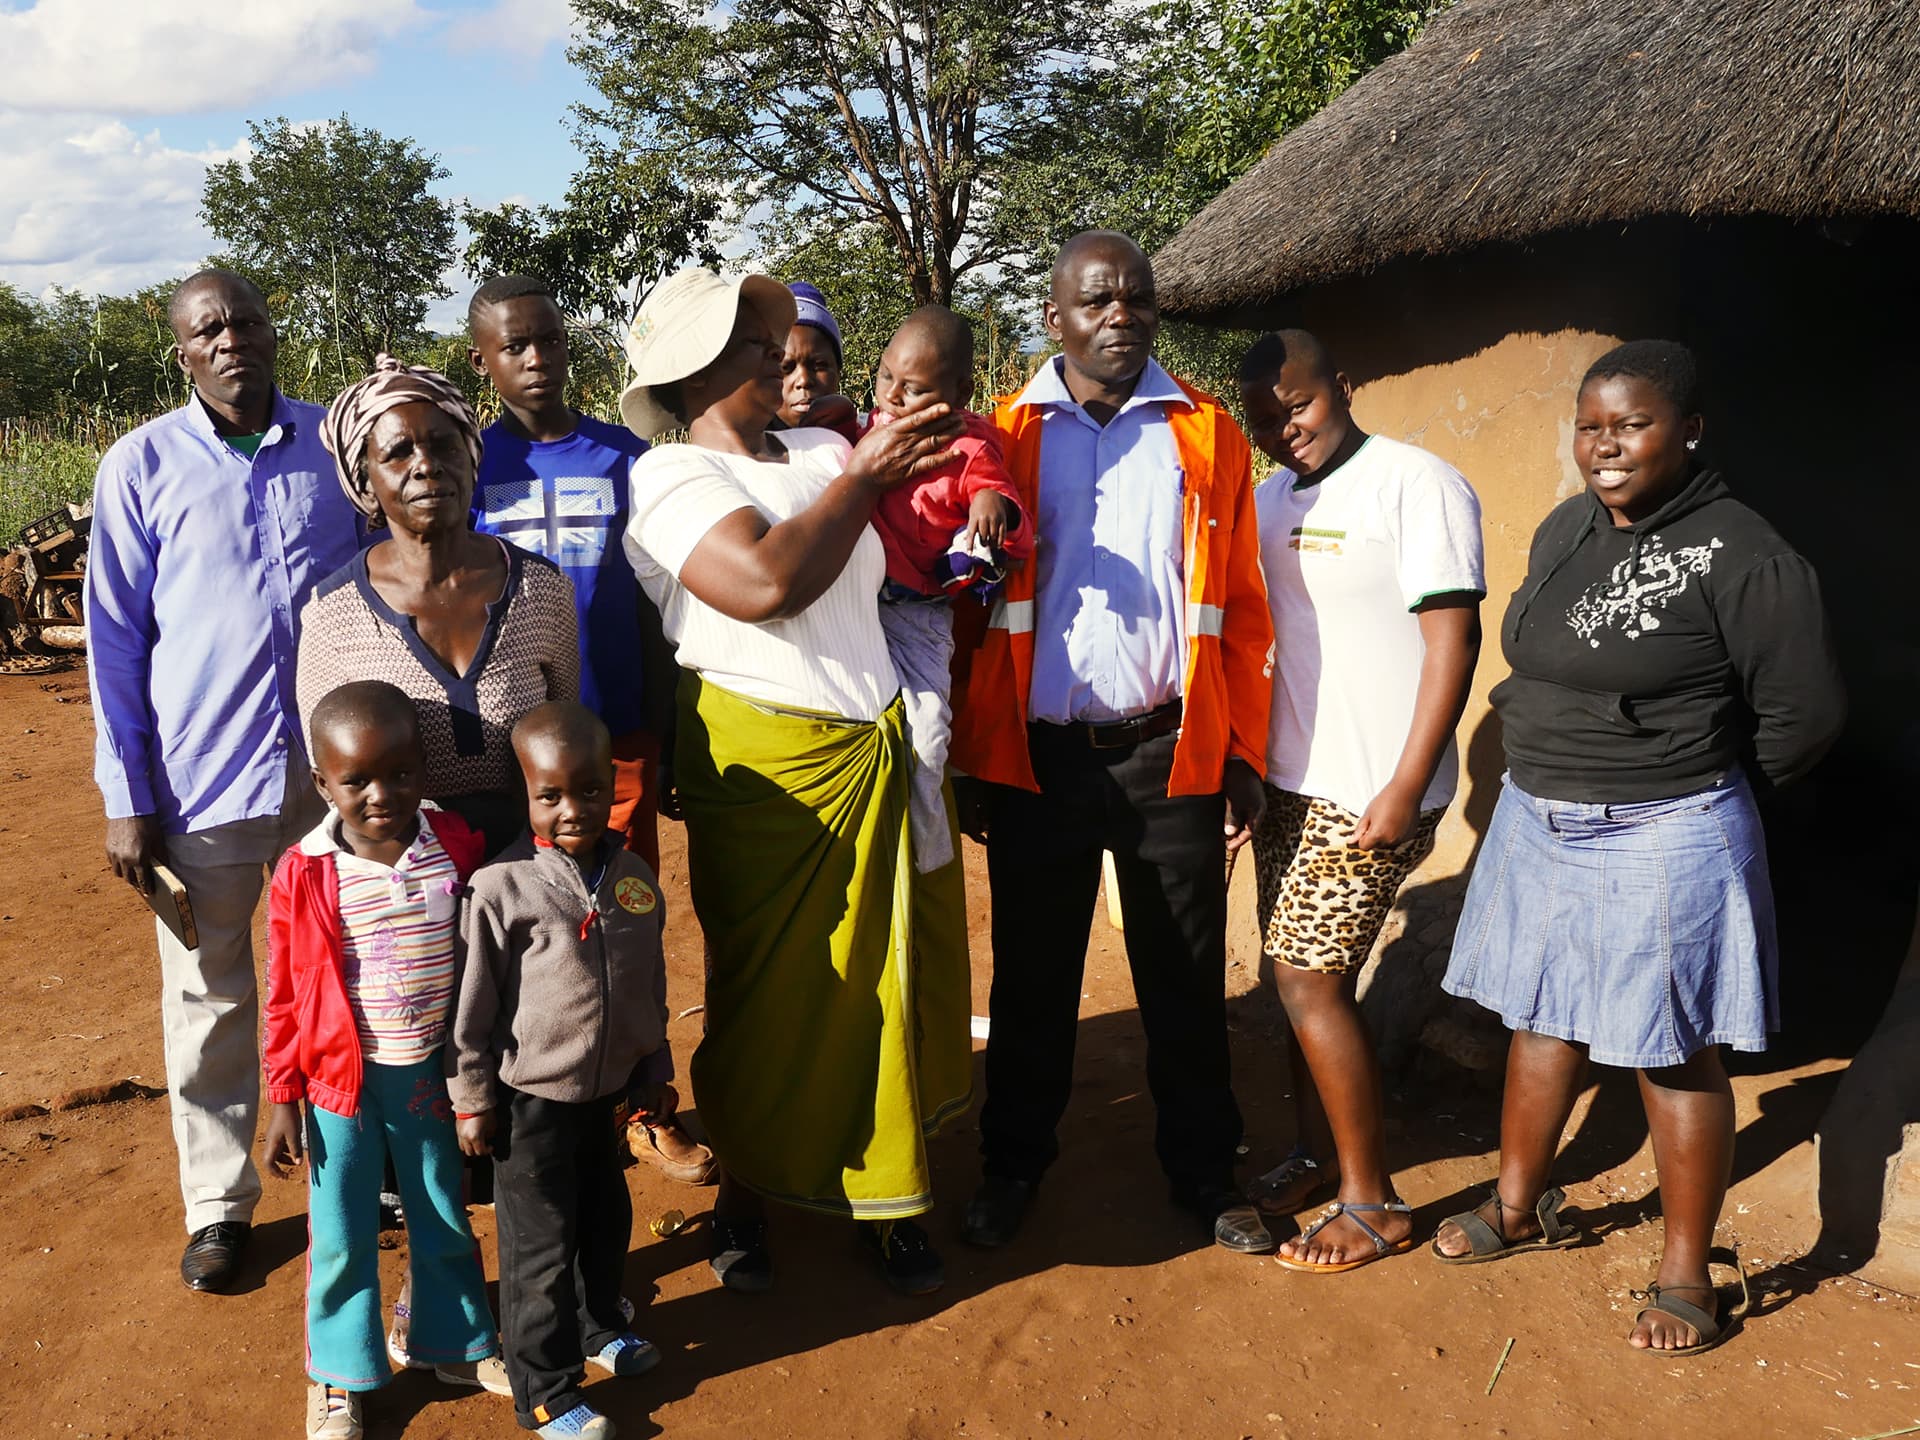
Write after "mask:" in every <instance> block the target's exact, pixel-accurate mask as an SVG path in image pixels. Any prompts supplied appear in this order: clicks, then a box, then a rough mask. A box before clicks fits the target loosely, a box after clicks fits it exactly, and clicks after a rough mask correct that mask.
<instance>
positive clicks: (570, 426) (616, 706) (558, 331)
mask: <svg viewBox="0 0 1920 1440" xmlns="http://www.w3.org/2000/svg"><path fill="white" fill-rule="evenodd" d="M467 328H468V331H469V333H470V335H471V336H472V342H471V348H470V349H469V350H468V351H467V358H468V360H469V361H470V362H471V364H472V365H473V368H474V369H475V370H476V371H478V372H479V373H480V374H482V375H485V376H486V377H487V378H488V379H489V380H491V381H492V382H493V388H494V389H495V390H496V391H498V392H499V395H500V400H501V406H502V409H501V415H500V418H499V419H498V420H496V421H495V422H494V423H493V424H491V425H489V426H488V427H487V429H486V432H485V434H484V435H483V436H482V453H481V458H480V474H479V478H478V481H477V483H476V484H475V485H474V492H473V528H474V529H475V530H477V531H479V532H480V533H481V534H483V535H499V536H501V537H503V538H504V539H507V540H511V541H512V542H513V543H514V544H515V545H518V546H520V547H521V548H523V549H526V550H531V551H533V552H534V553H535V554H537V555H544V556H545V557H546V558H547V559H549V560H551V561H552V562H553V563H554V564H556V565H558V566H559V567H560V568H561V570H563V571H564V572H565V573H566V575H567V578H568V579H570V580H571V581H573V593H574V600H575V603H576V604H577V605H578V606H579V612H580V700H581V703H582V704H584V705H586V706H587V707H588V708H589V709H591V710H592V711H593V712H594V713H595V714H597V715H598V716H599V717H600V718H601V720H603V721H604V722H605V723H606V727H607V729H608V730H609V731H610V732H611V733H612V735H613V790H614V803H613V813H612V816H611V818H610V820H609V824H608V828H609V829H610V830H613V831H615V832H617V833H620V834H622V835H624V836H625V839H626V847H627V848H628V849H629V850H632V851H634V852H635V853H636V854H638V855H639V856H640V857H641V858H642V859H644V860H645V861H646V862H647V865H648V867H649V868H651V869H652V870H653V871H654V872H655V873H656V874H657V873H659V869H660V839H659V829H658V824H657V820H656V816H657V815H658V812H659V800H660V794H661V791H662V789H663V785H664V781H663V774H662V772H663V769H664V766H663V765H662V763H661V736H662V734H663V733H664V732H666V731H667V730H668V729H669V728H670V726H671V723H672V715H673V695H674V686H675V682H676V680H677V678H678V677H677V673H676V671H675V670H674V668H673V663H672V658H671V657H672V651H671V650H670V649H669V648H668V647H667V645H666V642H665V640H664V638H663V637H662V634H661V628H660V617H659V613H658V612H657V611H656V610H655V609H654V608H653V605H652V603H651V602H650V601H648V599H647V598H646V596H645V594H644V593H643V592H642V591H641V589H640V582H639V581H638V580H637V579H636V578H635V577H634V573H633V567H632V566H631V565H629V564H628V563H627V558H626V552H625V550H624V549H623V548H622V545H621V537H622V535H624V534H625V533H626V528H627V484H628V475H629V473H630V471H631V470H632V468H633V462H634V460H635V458H637V457H638V456H639V455H640V454H642V453H643V452H644V451H645V450H646V448H647V442H646V441H644V440H642V439H640V438H639V436H637V435H635V434H634V433H633V432H632V431H631V430H628V429H626V428H625V427H624V426H619V425H609V424H606V423H605V422H604V421H600V420H595V419H594V418H592V417H591V416H588V415H582V414H581V413H580V412H579V411H577V410H575V409H574V408H573V407H572V406H570V405H568V404H567V399H566V391H567V326H566V320H565V318H564V317H563V316H562V315H561V313H560V307H559V305H558V304H556V303H555V301H554V298H553V292H552V291H551V290H550V289H548V287H547V286H546V284H545V283H544V282H542V281H540V280H537V279H535V278H533V277H532V276H530V275H502V276H499V277H497V278H495V279H492V280H489V281H487V282H486V283H485V284H484V285H482V286H481V287H480V288H479V289H478V290H476V291H475V292H474V295H473V299H472V301H471V302H469V304H468V306H467ZM636 657H638V660H639V663H638V664H636V663H634V662H635V658H636ZM668 813H669V815H671V814H672V811H671V808H669V812H668ZM628 1140H629V1143H630V1144H631V1146H632V1148H633V1151H634V1154H635V1155H640V1156H645V1157H646V1158H648V1159H650V1160H652V1161H653V1162H654V1163H655V1164H656V1165H657V1166H658V1167H659V1168H660V1169H661V1170H662V1171H663V1172H665V1173H666V1174H667V1175H669V1176H671V1177H672V1178H674V1179H677V1180H684V1181H686V1182H688V1183H690V1184H696V1185H698V1184H705V1183H707V1182H708V1181H709V1180H711V1179H712V1178H713V1175H714V1171H715V1164H714V1160H713V1152H712V1151H710V1150H709V1149H707V1147H706V1146H704V1145H701V1144H699V1143H697V1142H696V1141H694V1140H693V1139H692V1138H691V1137H690V1136H688V1135H687V1133H686V1131H684V1130H683V1129H681V1128H680V1124H679V1122H678V1121H677V1120H675V1119H674V1118H673V1116H672V1114H671V1113H669V1114H666V1115H664V1116H646V1117H636V1119H635V1121H634V1124H633V1127H632V1129H631V1130H630V1132H629V1135H628Z"/></svg>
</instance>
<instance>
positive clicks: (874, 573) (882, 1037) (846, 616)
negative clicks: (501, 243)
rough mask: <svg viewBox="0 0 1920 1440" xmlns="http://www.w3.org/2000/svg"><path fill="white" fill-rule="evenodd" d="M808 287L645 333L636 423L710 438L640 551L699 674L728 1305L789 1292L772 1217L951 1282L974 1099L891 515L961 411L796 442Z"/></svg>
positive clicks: (701, 1078)
mask: <svg viewBox="0 0 1920 1440" xmlns="http://www.w3.org/2000/svg"><path fill="white" fill-rule="evenodd" d="M794 313H795V306H794V299H793V296H792V294H791V293H789V291H788V290H787V288H786V287H785V286H783V285H781V284H779V283H778V282H776V281H773V280H770V279H768V278H767V277H765V276H762V275H749V276H747V277H746V278H745V279H744V280H740V281H735V282H729V281H726V280H723V279H721V278H720V277H719V276H718V275H714V274H711V273H709V272H707V271H704V270H685V271H682V272H680V273H679V274H677V275H673V276H670V277H668V278H667V279H666V280H663V281H661V283H660V284H659V285H658V286H656V287H655V289H654V291H653V293H652V294H651V295H650V296H648V298H647V302H646V304H645V306H643V307H642V309H641V311H640V314H639V316H638V317H637V318H636V319H635V321H634V324H633V338H632V341H631V342H630V344H629V346H628V354H629V357H630V358H631V360H632V361H633V367H634V380H633V383H632V385H630V386H629V387H628V389H627V391H626V393H625V394H624V395H623V396H622V397H621V403H620V413H621V416H622V418H623V419H625V420H626V422H627V424H628V425H629V426H630V427H631V428H632V429H634V430H635V431H636V432H638V433H639V434H641V435H643V436H646V437H648V438H653V437H656V436H658V435H660V434H662V433H663V432H666V431H672V430H685V431H686V433H687V441H686V443H685V444H677V445H657V446H655V447H654V448H653V449H652V450H649V451H648V452H647V453H646V454H645V455H643V456H641V457H640V459H639V460H637V461H635V462H634V467H633V509H632V518H631V519H630V520H629V522H628V528H627V536H626V547H627V555H628V558H629V559H631V560H632V561H633V564H634V570H635V573H637V574H638V575H639V577H640V583H641V585H642V586H643V587H645V589H646V591H647V594H648V595H649V596H651V597H652V599H653V601H654V603H655V604H656V605H658V606H659V608H660V614H661V618H662V619H663V621H664V622H665V625H666V632H667V636H668V638H669V639H671V640H672V641H673V642H674V644H675V645H676V646H677V647H678V649H679V660H680V666H681V678H680V690H679V706H680V720H679V725H678V729H677V732H676V740H675V749H674V777H675V780H676V781H677V783H678V787H679V795H680V804H681V809H682V811H683V813H684V815H685V818H686V826H687V851H688V873H689V879H690V882H691V886H692V890H693V907H694V911H695V913H697V914H698V915H699V917H700V928H701V931H702V933H703V934H704V935H705V937H706V941H707V991H706V1004H707V1009H706V1021H707V1028H706V1035H705V1038H704V1039H702V1041H701V1042H700V1048H699V1049H698V1051H696V1052H695V1054H694V1058H693V1063H692V1067H691V1068H692V1075H693V1088H694V1092H695V1097H696V1099H697V1100H698V1101H699V1105H700V1118H701V1119H702V1121H704V1122H705V1124H706V1128H707V1132H708V1135H709V1136H710V1137H711V1139H712V1142H713V1149H714V1153H715V1154H716V1155H717V1156H719V1158H720V1163H721V1165H722V1167H723V1174H722V1178H721V1182H720V1194H719V1197H718V1199H717V1200H716V1202H715V1205H714V1220H713V1226H712V1229H711V1231H710V1235H711V1253H710V1259H711V1262H712V1265H713V1270H714V1273H715V1275H716V1276H717V1277H718V1278H719V1279H720V1281H721V1283H722V1284H724V1285H726V1286H727V1287H728V1288H729V1289H734V1290H764V1289H766V1288H768V1287H769V1286H770V1285H771V1284H772V1282H773V1266H772V1259H771V1255H770V1252H769V1250H768V1247H767V1230H766V1220H765V1216H764V1208H763V1201H765V1200H768V1199H771V1200H777V1201H780V1202H783V1203H785V1204H789V1205H796V1206H799V1207H801V1208H804V1209H809V1210H814V1211H818V1212H821V1213H824V1214H831V1215H840V1216H846V1217H849V1218H851V1219H854V1220H856V1221H860V1222H863V1225H862V1234H863V1237H864V1239H865V1241H866V1243H867V1244H868V1245H869V1247H870V1248H871V1249H872V1250H873V1251H874V1252H876V1254H877V1256H878V1259H879V1263H880V1266H881V1268H882V1270H883V1272H884V1274H885V1276H886V1279H887V1281H888V1283H890V1284H891V1285H892V1286H893V1287H894V1288H895V1289H897V1290H900V1291H903V1292H906V1293H909V1294H922V1293H925V1292H927V1291H929V1290H932V1289H935V1288H936V1287H938V1286H939V1284H940V1283H941V1280H942V1277H943V1271H942V1268H941V1263H940V1258H939V1256H938V1255H937V1254H936V1253H935V1252H934V1249H933V1247H932V1245H931V1243H930V1242H929V1241H928V1238H927V1235H926V1232H925V1231H924V1230H922V1229H921V1228H920V1226H919V1225H918V1224H916V1223H915V1222H914V1220H913V1218H912V1217H914V1216H917V1215H920V1214H923V1213H925V1212H926V1211H927V1210H928V1209H929V1208H930V1206H931V1205H932V1194H931V1191H932V1186H931V1183H930V1179H929V1175H928V1168H927V1152H926V1137H927V1136H928V1135H929V1134H931V1133H932V1132H933V1130H934V1129H935V1128H937V1127H938V1126H939V1124H940V1123H941V1122H942V1121H943V1120H945V1119H948V1118H950V1117H952V1116H954V1115H956V1114H958V1113H960V1111H962V1110H963V1109H964V1108H965V1107H966V1104H967V1101H968V1098H969V1096H970V1093H971V1086H972V1064H971V1055H970V1041H969V1037H968V1026H967V1017H968V1014H969V1013H970V1008H969V1000H970V993H969V985H968V975H967V921H966V897H965V894H964V890H963V887H962V883H961V876H960V866H959V862H958V861H957V860H955V861H952V862H949V863H948V864H947V865H946V866H944V867H942V868H941V869H939V870H935V871H932V872H930V873H928V874H925V875H916V873H915V871H914V867H913V862H912V853H911V838H910V835H909V832H908V827H907V824H906V820H907V784H908V771H909V767H910V766H911V765H912V763H913V762H912V752H911V750H910V748H909V747H908V744H907V737H906V727H905V721H904V719H903V712H902V707H901V701H900V698H899V691H900V682H899V679H898V677H897V676H896V675H895V673H894V668H893V661H892V659H891V658H890V657H889V654H888V651H887V641H886V637H885V635H884V634H882V633H881V629H880V614H879V592H880V582H881V579H882V577H883V575H884V574H885V570H886V558H885V556H884V554H883V553H882V550H881V545H880V539H879V536H878V535H877V534H875V533H874V530H873V528H872V526H871V525H870V524H869V523H868V521H869V520H870V518H871V517H872V515H873V509H874V504H875V502H876V501H877V500H878V499H879V497H880V496H881V494H883V493H884V492H885V491H886V490H888V489H890V488H892V487H894V486H898V485H902V484H906V483H908V482H909V481H911V480H914V479H916V478H918V477H919V476H920V475H922V474H924V473H926V472H927V471H928V470H931V469H934V468H936V467H938V466H939V465H941V464H943V463H945V462H946V461H947V460H948V459H949V458H951V454H952V452H951V451H950V450H949V449H948V448H947V447H948V444H949V442H950V441H951V440H952V439H953V438H954V437H955V436H957V435H958V434H959V432H960V417H959V416H957V415H953V414H951V413H950V412H949V410H948V407H947V406H945V405H935V406H930V407H928V408H927V409H924V410H921V411H918V412H916V413H915V414H913V415H911V416H908V417H905V418H903V419H900V420H896V421H894V422H893V423H891V424H888V425H883V426H879V427H877V428H875V429H873V430H872V431H870V432H869V433H868V434H867V435H866V436H865V437H864V438H863V439H862V440H861V441H860V443H859V444H858V445H854V446H849V445H848V443H847V442H846V441H845V440H844V439H842V438H841V437H840V436H838V435H835V434H833V433H831V432H830V431H827V430H822V429H816V428H811V427H804V426H803V427H800V428H797V429H787V430H781V431H778V432H773V431H772V429H771V425H772V421H773V419H774V414H775V411H776V410H778V408H779V406H780V403H781V358H782V353H783V345H784V343H785V341H786V339H787V337H788V333H789V331H790V330H791V328H792V326H793V323H794Z"/></svg>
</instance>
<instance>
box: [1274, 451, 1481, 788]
mask: <svg viewBox="0 0 1920 1440" xmlns="http://www.w3.org/2000/svg"><path fill="white" fill-rule="evenodd" d="M1253 503H1254V509H1255V511H1256V512H1257V513H1258V515H1259V517H1260V563H1261V565H1262V567H1263V568H1264V569H1265V570H1266V574H1267V600H1268V603H1269V604H1270V605H1271V606H1272V609H1273V643H1274V665H1273V720H1272V728H1271V729H1270V731H1269V732H1268V736H1267V780H1268V782H1269V783H1270V784H1273V785H1276V786H1278V787H1279V788H1280V789H1282V790H1291V791H1293V792H1294V793H1295V794H1297V795H1311V796H1314V797H1316V798H1318V799H1321V800H1330V801H1332V802H1333V803H1334V804H1335V805H1338V806H1339V807H1340V808H1341V809H1343V810H1348V811H1351V812H1352V813H1353V814H1355V815H1359V814H1361V813H1363V812H1364V811H1365V810H1366V808H1367V806H1369V805H1371V804H1372V803H1373V798H1374V796H1376V795H1378V794H1379V793H1380V792H1381V791H1382V790H1383V789H1385V788H1386V785H1387V782H1388V781H1389V780H1391V779H1392V778H1393V774H1394V771H1395V769H1396V768H1398V766H1399V764H1400V752H1401V751H1402V750H1404V749H1405V748H1406V744H1407V736H1408V734H1409V733H1411V731H1412V729H1413V709H1414V702H1415V700H1416V699H1417V698H1418V695H1419V690H1420V668H1421V665H1422V664H1423V663H1424V661H1425V659H1426V653H1427V646H1426V641H1425V640H1424V639H1423V638H1422V636H1421V634H1420V616H1419V613H1418V611H1419V607H1420V605H1421V604H1422V603H1423V602H1424V601H1427V600H1430V599H1432V598H1433V597H1434V596H1436V595H1445V594H1451V593H1453V592H1456V591H1465V592H1468V593H1471V594H1475V595H1485V594H1486V592H1487V581H1486V569H1485V564H1484V561H1483V558H1482V554H1481V543H1480V501H1479V499H1478V497H1477V496H1475V494H1474V493H1473V487H1472V486H1471V485H1469V484H1467V482H1466V480H1465V478H1464V477H1463V476H1462V475H1461V474H1460V472H1459V471H1458V470H1455V469H1454V468H1453V467H1452V466H1451V465H1449V464H1447V462H1446V461H1444V460H1442V459H1440V457H1439V456H1437V455H1430V454H1428V453H1427V452H1426V451H1425V450H1421V449H1419V448H1417V447H1416V446H1413V445H1403V444H1401V443H1400V442H1399V441H1397V440H1389V439H1387V438H1386V437H1385V436H1384V435H1374V436H1370V437H1369V438H1368V439H1367V441H1366V443H1365V444H1363V445H1362V446H1361V447H1360V449H1359V450H1357V451H1356V452H1355V453H1354V455H1353V457H1352V458H1351V459H1349V460H1348V461H1347V463H1346V464H1344V465H1342V466H1341V467H1340V468H1339V469H1338V470H1336V471H1334V472H1333V474H1331V475H1328V476H1327V477H1326V478H1324V479H1323V480H1321V481H1320V482H1319V483H1317V484H1312V485H1302V484H1301V483H1300V480H1299V477H1298V476H1296V475H1295V474H1294V473H1293V472H1292V471H1290V470H1282V471H1280V472H1279V473H1278V474H1276V475H1274V476H1273V477H1272V478H1271V479H1269V480H1267V481H1266V482H1265V483H1264V484H1262V485H1261V486H1260V487H1259V488H1258V489H1257V490H1255V491H1254V492H1253ZM1459 770H1460V761H1459V756H1458V753H1457V752H1456V750H1455V747H1454V743H1453V742H1452V741H1451V740H1449V741H1448V742H1447V750H1446V754H1445V755H1444V756H1442V757H1441V760H1440V767H1439V769H1438V770H1436V771H1435V772H1434V776H1433V783H1432V784H1430V785H1429V786H1428V787H1427V793H1426V794H1425V795H1424V796H1422V797H1421V800H1420V808H1421V809H1422V810H1437V809H1439V808H1440V807H1441V806H1443V805H1445V804H1447V803H1448V802H1449V801H1450V800H1452V799H1453V794H1454V787H1455V785H1456V783H1457V781H1458V778H1459Z"/></svg>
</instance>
